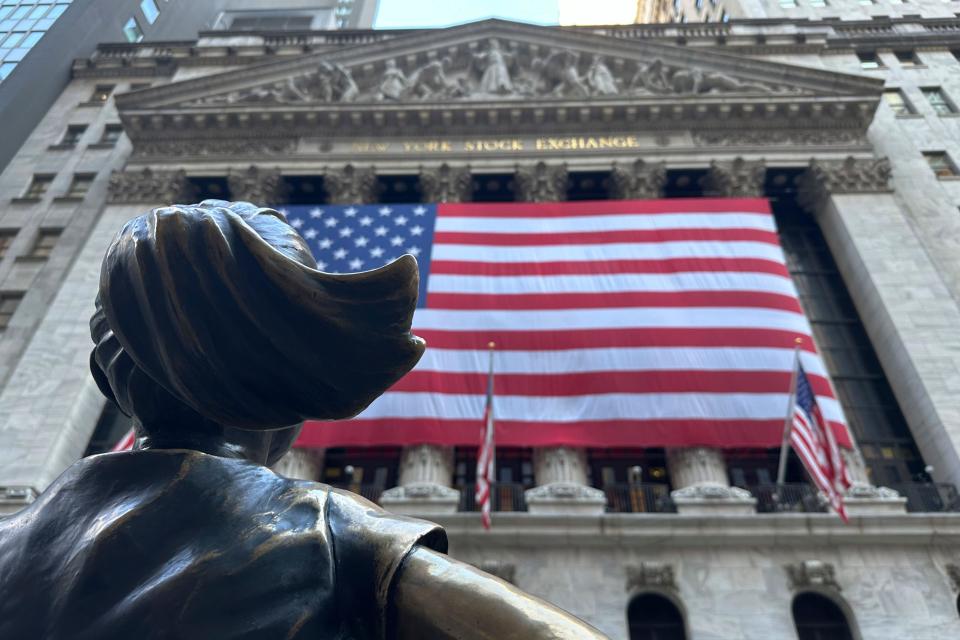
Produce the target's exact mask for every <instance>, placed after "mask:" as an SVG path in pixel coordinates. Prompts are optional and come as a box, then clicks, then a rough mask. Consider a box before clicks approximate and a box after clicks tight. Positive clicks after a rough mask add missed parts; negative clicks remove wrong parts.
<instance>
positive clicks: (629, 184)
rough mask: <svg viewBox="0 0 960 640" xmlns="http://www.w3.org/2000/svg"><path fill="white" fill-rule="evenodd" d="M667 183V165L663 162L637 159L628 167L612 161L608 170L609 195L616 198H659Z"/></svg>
mask: <svg viewBox="0 0 960 640" xmlns="http://www.w3.org/2000/svg"><path fill="white" fill-rule="evenodd" d="M666 183H667V166H666V164H665V163H663V162H655V163H648V162H644V161H643V160H637V161H636V162H634V163H633V164H632V165H630V166H628V167H622V166H620V165H619V164H616V163H614V165H613V169H612V170H611V172H610V196H611V197H612V198H614V199H616V200H636V199H643V198H659V197H661V196H662V195H663V185H665V184H666Z"/></svg>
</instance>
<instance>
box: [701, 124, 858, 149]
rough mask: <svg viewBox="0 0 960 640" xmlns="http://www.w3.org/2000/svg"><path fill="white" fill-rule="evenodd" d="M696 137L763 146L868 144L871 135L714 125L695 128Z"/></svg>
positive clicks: (714, 142) (712, 142) (715, 142)
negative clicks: (726, 128) (709, 127)
mask: <svg viewBox="0 0 960 640" xmlns="http://www.w3.org/2000/svg"><path fill="white" fill-rule="evenodd" d="M693 141H694V142H695V143H696V144H697V145H711V146H713V145H716V146H719V147H759V146H773V145H778V146H788V145H789V146H794V145H804V146H829V147H836V146H866V145H867V144H868V143H867V137H866V135H865V134H864V133H863V132H862V131H857V130H853V129H815V130H808V129H800V130H786V129H769V130H767V129H746V128H743V129H729V130H725V129H712V130H708V131H694V132H693Z"/></svg>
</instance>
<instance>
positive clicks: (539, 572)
mask: <svg viewBox="0 0 960 640" xmlns="http://www.w3.org/2000/svg"><path fill="white" fill-rule="evenodd" d="M724 1H728V0H724ZM799 1H802V0H798V2H799ZM171 4H172V3H171ZM831 6H832V5H831ZM917 6H919V5H917ZM933 6H934V5H933V4H931V5H930V7H933ZM947 6H949V3H944V7H947ZM767 8H768V9H769V7H767ZM926 8H927V5H923V7H922V9H924V10H925V9H926ZM935 8H936V9H937V11H933V9H931V14H930V15H926V14H922V13H921V15H909V16H905V15H890V16H887V17H882V18H873V19H863V20H839V19H836V18H830V17H821V18H820V19H817V20H810V19H806V18H794V17H791V16H790V15H789V14H786V15H782V16H778V15H772V16H769V17H763V19H756V20H755V19H743V20H732V21H729V22H723V21H716V20H711V21H710V22H709V24H702V21H701V20H697V21H696V22H698V24H689V21H688V23H687V24H684V23H682V22H671V23H669V24H652V25H624V26H604V27H579V28H577V27H564V28H556V27H535V26H530V25H522V24H516V23H510V22H504V21H497V20H489V21H483V22H478V23H473V24H467V25H462V26H457V27H452V28H448V29H439V30H411V31H369V30H347V31H342V30H340V31H337V30H333V31H330V30H306V29H304V30H296V31H287V32H278V31H274V30H271V29H270V28H269V27H267V26H266V25H265V23H264V24H260V23H257V22H256V21H257V20H259V18H258V17H256V16H237V17H232V18H231V17H230V16H229V15H227V16H224V17H221V18H220V20H221V21H222V23H223V25H224V28H223V29H222V30H211V31H205V32H203V33H201V34H200V35H199V36H198V37H197V38H196V39H191V40H189V41H171V42H163V43H127V44H122V43H121V44H107V45H102V46H100V47H98V48H97V49H96V51H94V52H93V53H92V54H91V55H90V56H89V57H88V58H86V59H84V60H79V61H77V62H76V63H75V64H74V66H73V69H72V75H71V79H70V81H69V82H68V83H67V84H66V86H65V87H64V88H63V90H62V92H60V94H59V96H58V97H57V98H56V100H55V101H54V102H53V103H52V106H51V107H50V109H49V110H48V111H47V112H46V113H44V114H41V116H42V117H41V120H40V123H39V125H38V126H37V127H36V128H35V129H34V130H33V132H32V133H31V134H30V136H29V138H28V139H27V141H26V142H25V143H24V144H23V145H22V147H21V148H20V150H19V151H18V152H17V154H16V156H15V157H14V158H13V160H12V161H11V162H10V164H9V166H7V168H6V169H5V170H4V171H3V173H2V174H0V445H2V446H0V487H3V491H4V494H3V501H2V502H3V507H4V508H5V509H6V510H7V511H13V510H16V509H17V508H19V507H21V506H22V505H23V504H26V503H28V502H29V501H31V500H33V499H34V498H35V497H36V496H37V495H38V494H39V492H41V491H43V489H44V487H46V486H47V485H48V484H49V483H50V482H51V481H52V479H53V478H55V477H56V475H57V474H59V473H60V472H61V471H62V470H63V469H64V468H65V467H66V466H68V465H69V464H70V463H71V462H72V461H74V460H76V459H77V458H79V457H80V456H82V455H84V454H87V453H95V452H98V451H102V450H104V449H106V448H108V447H109V445H110V444H111V443H112V442H113V441H115V440H116V439H117V438H118V437H119V436H120V435H121V434H122V433H123V432H124V431H125V430H126V429H127V427H128V425H127V424H126V423H125V421H124V420H123V418H122V416H118V415H117V413H116V411H115V410H114V409H112V407H111V406H109V405H106V403H105V401H104V399H103V397H102V396H101V395H100V394H99V392H98V390H97V388H96V385H95V384H94V382H93V380H92V379H91V378H90V375H89V373H88V372H87V359H88V356H89V350H90V346H91V344H90V339H89V335H88V327H87V321H88V318H89V315H90V313H91V310H92V300H93V297H94V295H95V292H96V288H97V281H98V272H99V265H100V260H101V257H102V255H103V252H104V249H105V247H106V246H107V244H108V243H109V241H110V239H111V238H112V236H113V234H114V233H115V232H116V230H117V229H118V228H119V227H120V225H121V224H122V222H124V221H125V220H127V219H129V218H130V217H133V216H134V215H137V214H138V213H140V212H142V211H143V210H145V209H147V208H149V207H153V206H158V205H161V204H164V203H169V202H177V201H181V202H182V201H186V200H196V199H200V198H206V197H217V198H226V199H245V200H250V201H254V202H261V203H267V202H269V203H277V204H279V205H282V204H284V203H289V204H307V203H311V204H318V205H322V204H323V203H378V202H379V203H385V204H389V203H398V202H411V201H419V202H456V201H486V202H495V201H515V200H525V201H544V200H573V199H580V200H596V199H607V198H654V197H667V198H671V197H692V198H696V197H703V196H761V197H766V198H769V199H770V201H771V204H772V207H773V210H774V214H775V216H776V220H777V224H778V228H779V233H780V237H781V242H782V244H783V246H784V249H785V251H786V253H787V256H788V263H789V268H790V271H791V273H792V275H793V277H794V280H795V282H796V284H797V287H798V289H799V291H800V294H801V299H802V303H803V305H804V308H805V310H806V312H807V314H808V316H809V317H810V319H811V323H812V324H813V328H814V333H815V337H816V338H817V342H818V345H819V347H820V350H821V352H822V353H823V355H824V358H825V360H826V362H827V367H828V369H829V371H830V373H831V375H832V378H833V381H834V383H835V385H836V387H837V391H838V394H839V397H840V401H841V403H842V405H843V407H844V410H845V413H846V415H847V418H848V421H849V423H850V425H851V428H852V431H853V434H854V436H855V438H856V441H857V443H858V451H857V452H853V453H851V454H850V456H849V460H848V463H849V465H850V466H851V469H852V472H853V473H854V476H855V480H856V485H855V487H854V490H853V491H851V493H850V495H849V496H848V498H847V501H848V505H849V510H850V513H851V521H852V522H851V524H850V525H847V526H845V525H844V524H843V523H842V522H840V521H839V519H837V518H836V516H833V515H831V514H828V513H826V512H824V508H823V506H822V503H821V502H820V501H819V500H818V499H817V496H816V494H815V492H813V491H812V489H811V488H810V486H809V485H808V484H807V483H806V482H805V481H804V476H803V473H802V470H801V469H800V468H799V467H798V466H796V464H795V463H794V465H793V466H792V467H791V469H790V470H789V473H788V481H789V484H788V485H787V486H785V487H779V488H778V487H777V486H775V485H774V484H773V479H774V478H775V475H776V454H777V452H776V451H771V450H744V449H725V450H720V449H707V448H694V449H670V450H664V449H662V448H661V449H657V448H648V449H617V448H608V449H590V450H585V449H577V448H570V447H565V448H541V449H535V450H532V449H526V448H502V449H501V450H498V452H497V462H498V467H497V468H498V483H497V485H496V486H495V487H494V507H495V513H494V516H493V528H492V530H490V531H484V530H483V529H482V528H481V526H480V519H479V516H478V514H477V513H476V511H475V509H476V506H475V504H474V503H473V500H472V486H473V480H474V476H473V473H474V469H475V465H476V450H474V449H472V448H459V447H458V448H442V447H437V446H433V445H428V444H423V443H409V445H407V446H404V447H358V448H340V449H329V450H326V451H321V450H315V449H299V450H296V451H295V452H294V453H292V454H291V455H290V456H289V457H288V459H286V460H284V461H282V462H281V465H280V467H279V468H280V470H281V472H283V473H286V474H289V475H294V476H298V477H304V478H310V479H315V480H322V481H325V482H329V483H331V484H336V485H340V486H345V487H348V488H351V489H353V490H355V491H358V492H361V493H363V494H364V495H366V496H368V497H369V498H371V499H373V500H376V501H379V502H381V503H382V504H384V505H385V506H387V507H389V508H391V509H394V510H397V511H402V512H406V513H411V514H417V515H423V516H425V517H429V518H431V519H434V520H436V521H438V522H440V523H441V524H443V525H444V526H445V527H446V528H447V530H448V532H449V533H450V536H451V542H452V549H451V552H452V554H453V555H454V556H456V557H458V558H461V559H464V560H466V561H468V562H472V563H474V564H476V565H477V566H480V567H482V568H484V569H485V570H488V571H492V572H494V573H496V574H498V575H500V576H502V577H503V578H505V579H507V580H510V581H512V582H515V583H516V584H517V585H519V586H520V587H521V588H524V589H526V590H528V591H530V592H532V593H534V594H536V595H539V596H542V597H544V598H546V599H548V600H550V601H552V602H555V603H557V604H558V605H560V606H562V607H564V608H566V609H569V610H570V611H572V612H573V613H575V614H577V615H579V616H581V617H583V618H584V619H586V620H588V621H590V622H591V623H593V624H594V625H596V626H597V627H598V628H600V629H601V630H603V631H604V632H606V633H607V634H609V635H610V636H611V637H612V638H616V639H618V640H619V639H626V638H631V639H634V638H636V639H640V638H644V639H645V638H654V637H656V638H693V639H696V640H705V639H723V640H736V639H753V638H758V637H768V638H794V637H799V638H802V639H804V640H805V639H806V638H814V637H816V638H859V639H863V640H871V639H878V640H879V639H881V638H891V639H892V638H904V637H909V638H916V639H918V640H927V639H929V640H934V639H939V638H948V637H955V636H957V635H958V634H960V615H958V604H960V600H958V592H960V552H958V551H957V550H958V548H960V547H958V543H960V513H958V509H960V500H958V496H957V491H956V486H957V485H958V483H960V394H958V390H960V332H958V329H957V328H958V327H960V258H958V256H960V209H958V207H960V169H958V164H957V163H958V162H960V116H958V111H957V104H958V103H957V101H958V100H960V20H958V19H956V18H955V17H953V16H952V14H951V15H939V14H940V13H943V12H941V11H939V9H940V8H941V7H939V6H937V7H935ZM161 10H162V8H161ZM729 10H730V11H731V12H732V11H733V8H732V7H731V8H729ZM744 10H745V11H746V9H744ZM751 11H753V9H751ZM892 13H899V12H891V14H892ZM711 15H712V14H711ZM738 15H739V14H738ZM751 15H752V14H751ZM241 18H242V19H241ZM247 18H249V20H247ZM264 19H266V18H264ZM238 20H239V24H238ZM245 20H247V21H245ZM311 20H312V19H311ZM311 26H315V25H313V23H312V22H311ZM324 26H327V25H324ZM494 41H496V43H497V46H502V47H503V48H504V49H505V50H507V51H509V52H510V53H511V55H512V57H513V59H514V62H515V64H514V65H513V66H512V67H511V73H512V74H514V76H513V77H514V78H517V79H520V80H522V81H523V82H521V83H518V86H519V87H522V89H517V90H511V91H504V92H503V93H502V94H501V95H499V96H497V97H496V98H491V97H490V96H480V95H479V94H477V93H476V92H474V91H473V89H472V85H471V84H470V83H471V80H470V78H469V65H470V60H472V59H473V54H474V53H476V52H482V51H486V50H488V49H489V48H490V47H491V46H493V45H492V43H493V42H494ZM556 51H569V52H571V53H573V54H577V55H572V56H569V57H568V58H567V59H568V60H573V61H574V62H572V63H571V64H572V65H573V66H572V68H571V69H567V71H571V72H572V73H568V74H566V75H565V76H564V77H565V78H566V79H567V80H569V79H571V78H583V77H585V76H586V74H587V73H588V69H589V65H590V64H592V61H593V60H595V59H596V58H599V59H601V60H602V61H603V63H604V64H605V65H606V66H607V67H608V70H609V73H610V77H611V78H612V79H613V84H612V85H610V84H608V85H605V86H604V87H603V90H602V91H601V90H600V88H599V87H591V86H590V85H589V83H586V84H585V85H584V86H585V87H587V89H586V90H583V89H582V88H581V87H578V86H575V84H572V85H570V86H567V85H564V84H563V82H564V81H563V80H559V79H557V78H544V77H543V76H542V74H543V73H544V71H543V69H544V66H543V65H542V64H536V63H535V60H537V59H540V58H542V57H543V56H545V55H548V54H549V53H551V52H556ZM398 69H399V70H400V71H401V72H402V75H403V77H404V81H403V86H404V91H402V92H399V93H397V92H394V93H395V94H396V95H387V94H386V93H385V91H384V81H385V79H386V78H387V77H388V76H389V77H393V78H396V77H397V70H398ZM428 71H429V72H428ZM346 78H349V82H347V80H346ZM334 80H336V82H334ZM291 83H293V84H294V85H295V86H301V85H300V84H299V83H306V84H310V83H313V84H310V86H314V85H315V86H327V84H329V85H330V87H331V88H330V90H329V91H319V92H314V93H310V92H300V91H296V92H291V91H285V90H284V87H289V86H291ZM395 85H396V83H393V84H392V85H391V86H395ZM0 87H2V85H0ZM71 127H73V128H74V130H78V129H80V128H82V131H80V133H79V134H78V135H75V136H74V135H72V134H71V133H70V132H71ZM65 136H67V138H66V141H65ZM478 427H479V422H478ZM656 634H660V635H656ZM814 634H820V635H814Z"/></svg>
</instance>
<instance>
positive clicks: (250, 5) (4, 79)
mask: <svg viewBox="0 0 960 640" xmlns="http://www.w3.org/2000/svg"><path fill="white" fill-rule="evenodd" d="M376 5H377V3H376V2H375V1H369V0H366V1H365V0H285V1H284V2H279V3H278V2H264V1H263V0H204V1H203V2H194V1H191V0H72V1H71V0H59V1H56V2H54V1H53V0H7V1H6V2H4V3H3V4H2V5H0V122H3V129H2V133H3V135H2V136H0V170H2V169H3V167H5V166H6V164H7V163H8V162H9V161H10V159H11V158H12V157H13V155H14V154H15V153H16V152H17V150H19V149H20V147H21V145H22V144H23V143H24V141H25V140H26V139H27V137H28V136H29V135H30V132H31V131H33V128H34V127H35V126H36V125H37V124H38V123H39V122H40V119H41V118H42V116H43V115H44V113H46V112H47V110H48V109H49V108H50V107H51V106H52V105H53V103H54V101H55V100H56V98H57V97H58V96H59V95H60V93H61V92H62V91H63V89H64V87H65V86H66V84H67V82H69V80H70V70H71V68H72V65H73V61H74V60H75V59H77V58H87V57H89V56H90V54H91V53H93V51H94V49H95V48H96V46H97V45H99V44H101V43H108V42H128V43H136V42H154V41H157V42H159V41H175V40H180V41H183V40H194V39H196V37H197V33H199V32H200V31H203V30H209V29H231V30H235V31H239V30H244V29H259V30H272V31H277V30H291V29H294V30H295V29H369V28H371V27H372V26H373V18H374V14H375V13H376ZM77 133H78V130H76V129H74V131H73V134H72V135H76V134H77ZM67 140H69V138H68V139H67Z"/></svg>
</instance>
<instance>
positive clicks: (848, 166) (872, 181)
mask: <svg viewBox="0 0 960 640" xmlns="http://www.w3.org/2000/svg"><path fill="white" fill-rule="evenodd" d="M891 174H892V168H891V166H890V161H889V160H888V159H887V158H855V157H853V156H848V157H847V158H845V159H843V160H819V159H813V160H811V161H810V164H809V166H808V167H807V170H806V171H804V172H803V175H801V176H800V177H799V178H797V188H798V198H799V201H800V204H801V205H802V206H804V207H806V208H807V209H809V210H811V211H815V210H817V209H818V208H820V207H821V206H822V205H823V203H824V202H825V201H826V199H827V198H829V197H830V195H832V194H839V193H877V192H881V193H882V192H888V191H890V176H891Z"/></svg>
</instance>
